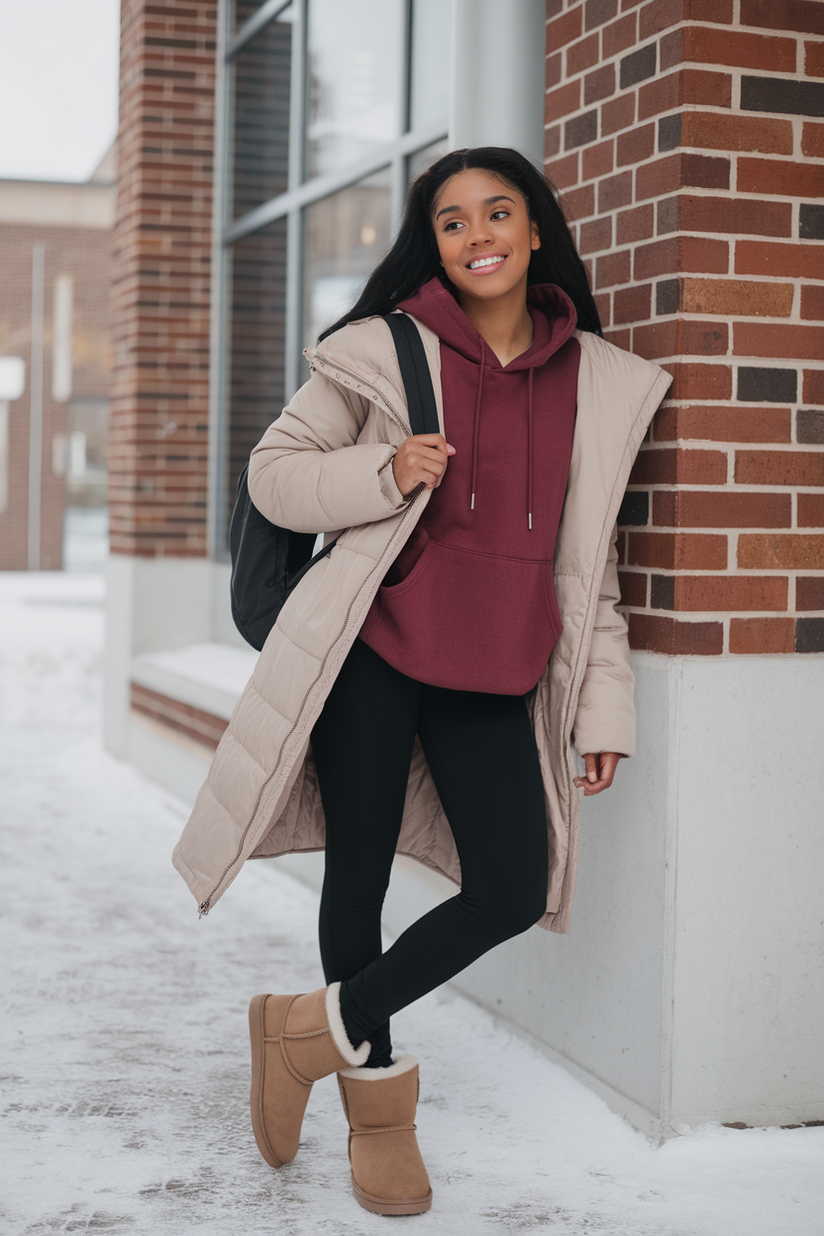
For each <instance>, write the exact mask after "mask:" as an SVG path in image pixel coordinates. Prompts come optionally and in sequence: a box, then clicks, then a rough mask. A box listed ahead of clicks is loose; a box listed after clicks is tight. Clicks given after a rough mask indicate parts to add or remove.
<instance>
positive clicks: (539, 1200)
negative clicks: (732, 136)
mask: <svg viewBox="0 0 824 1236" xmlns="http://www.w3.org/2000/svg"><path fill="white" fill-rule="evenodd" d="M102 586H103V585H102V579H101V577H100V576H94V575H83V574H68V575H49V574H40V575H15V574H6V575H0V815H1V816H2V825H3V828H2V879H3V892H2V902H0V906H2V912H3V916H4V919H5V924H4V930H3V948H2V963H3V970H2V979H1V980H0V981H2V988H1V989H0V990H2V1001H3V1012H4V1017H3V1048H2V1058H3V1064H2V1069H3V1094H4V1103H3V1106H4V1121H3V1143H2V1148H1V1149H0V1155H1V1156H2V1163H3V1177H4V1180H5V1185H4V1202H3V1205H4V1213H3V1218H2V1220H0V1231H2V1233H3V1236H35V1234H41V1233H42V1234H46V1233H55V1232H72V1231H94V1232H111V1233H117V1234H124V1236H125V1234H131V1233H141V1234H142V1233H145V1234H146V1236H180V1234H181V1233H184V1232H186V1233H189V1232H195V1233H203V1234H204V1236H235V1234H237V1236H263V1234H264V1233H265V1234H266V1236H270V1234H275V1236H315V1233H330V1234H335V1236H337V1234H338V1233H352V1234H353V1236H369V1234H370V1233H378V1232H381V1231H384V1232H385V1231H386V1229H387V1228H388V1227H394V1225H395V1224H396V1223H399V1222H403V1223H406V1224H409V1225H410V1227H412V1226H414V1229H415V1232H419V1233H420V1234H421V1236H426V1233H430V1232H432V1233H435V1232H438V1233H445V1234H446V1233H448V1234H449V1236H492V1234H502V1233H523V1234H530V1233H547V1234H548V1236H573V1234H574V1233H575V1234H577V1233H587V1234H591V1233H598V1232H602V1233H610V1234H612V1233H631V1234H632V1236H739V1234H740V1236H822V1233H824V1166H823V1165H824V1128H815V1129H796V1130H780V1129H754V1130H746V1131H738V1130H732V1129H725V1128H720V1127H718V1126H707V1127H705V1128H701V1129H698V1130H695V1131H692V1132H689V1133H687V1134H685V1135H684V1136H682V1137H680V1138H676V1139H674V1140H673V1141H670V1142H668V1143H667V1144H666V1145H665V1146H663V1147H662V1148H661V1149H658V1150H655V1149H652V1148H651V1147H650V1146H649V1145H648V1143H647V1142H646V1140H645V1139H644V1138H643V1137H642V1136H641V1135H640V1134H638V1133H635V1132H634V1131H633V1130H632V1129H630V1128H629V1127H628V1126H627V1125H626V1124H624V1123H623V1121H621V1120H620V1119H619V1118H618V1117H617V1116H614V1115H612V1113H611V1112H609V1111H608V1109H607V1108H606V1107H605V1106H604V1104H603V1103H602V1102H601V1101H600V1100H599V1099H597V1098H596V1097H595V1096H594V1095H592V1094H591V1093H590V1092H589V1091H588V1090H586V1089H585V1088H584V1087H583V1086H581V1085H579V1084H578V1083H577V1082H575V1081H573V1080H572V1078H570V1077H569V1076H568V1075H567V1074H566V1073H565V1072H564V1071H563V1070H562V1069H559V1068H557V1067H556V1066H554V1065H553V1064H550V1063H549V1062H548V1061H547V1060H546V1059H545V1058H544V1057H543V1056H541V1055H540V1054H538V1053H536V1052H535V1051H533V1050H532V1048H531V1047H529V1046H528V1045H526V1044H525V1043H524V1042H522V1041H521V1040H519V1039H518V1038H516V1037H515V1036H513V1035H511V1034H509V1033H508V1032H507V1031H506V1030H505V1029H503V1028H501V1026H499V1025H497V1024H496V1023H495V1022H494V1021H493V1020H492V1019H491V1018H489V1017H488V1016H487V1015H486V1014H485V1013H483V1012H482V1011H480V1010H479V1009H478V1008H476V1007H475V1006H473V1005H472V1004H469V1003H467V1002H466V1001H465V1000H463V999H461V998H459V997H457V996H455V995H454V994H453V993H451V992H449V991H442V992H440V993H437V994H434V995H432V996H430V997H428V998H427V999H425V1000H423V1001H421V1002H420V1003H419V1004H418V1005H416V1006H414V1007H413V1008H411V1009H409V1010H407V1011H406V1012H405V1013H403V1014H401V1015H400V1016H399V1017H398V1018H397V1019H396V1041H397V1046H398V1048H400V1049H404V1050H409V1051H413V1052H415V1054H417V1055H418V1056H419V1057H420V1060H421V1100H422V1101H421V1105H420V1108H419V1118H418V1129H419V1133H418V1136H419V1140H420V1144H421V1148H422V1150H423V1154H424V1157H425V1159H426V1161H427V1165H428V1167H429V1171H430V1175H431V1178H432V1184H433V1188H434V1195H435V1200H434V1205H433V1208H432V1210H431V1211H430V1212H429V1213H428V1214H426V1215H422V1216H419V1217H415V1218H409V1219H406V1220H392V1219H386V1218H382V1217H380V1216H377V1215H370V1214H367V1213H366V1212H365V1211H363V1210H361V1209H360V1207H359V1206H358V1205H357V1204H356V1203H355V1201H354V1200H353V1198H352V1196H351V1194H350V1190H349V1184H348V1168H347V1161H346V1125H345V1122H344V1118H343V1114H342V1111H341V1110H340V1107H339V1100H338V1095H337V1087H336V1085H335V1082H334V1079H333V1078H327V1079H326V1080H325V1081H323V1082H321V1083H319V1084H318V1085H317V1086H316V1087H315V1089H314V1092H313V1094H312V1098H311V1101H310V1106H309V1111H308V1114H307V1118H306V1122H305V1124H304V1137H303V1143H302V1148H301V1151H300V1153H299V1155H298V1157H297V1159H296V1160H295V1161H294V1163H292V1164H291V1165H289V1166H288V1167H286V1168H283V1169H282V1170H281V1171H280V1172H275V1171H273V1170H272V1169H271V1168H269V1167H268V1166H267V1165H266V1164H265V1163H264V1161H263V1160H262V1159H261V1158H260V1156H259V1154H258V1152H257V1150H256V1148H255V1144H254V1141H253V1138H252V1133H251V1129H250V1125H249V1117H248V1107H247V1087H248V1071H249V1065H248V1048H247V1039H246V1006H247V1002H248V1000H249V998H250V996H251V995H253V994H254V993H255V992H258V991H267V990H270V991H300V990H312V989H313V988H315V987H318V986H320V985H321V981H322V979H321V973H320V967H319V963H318V958H317V950H316V945H315V938H314V929H315V913H316V907H315V896H314V894H313V893H311V892H310V891H308V890H307V889H306V888H304V887H303V886H301V885H299V884H296V883H294V882H293V881H292V880H291V879H290V878H289V877H288V876H286V875H284V874H283V873H282V872H279V871H278V867H277V864H276V863H252V864H249V865H248V867H247V869H246V870H245V871H244V872H243V873H242V875H241V877H240V878H239V880H238V881H237V883H236V884H235V885H234V886H233V887H232V889H231V890H230V892H229V893H228V894H227V896H226V897H225V898H224V899H223V901H222V902H221V903H220V905H219V906H218V907H217V909H216V911H215V912H214V914H212V915H211V916H210V917H209V918H208V919H204V920H203V921H200V922H199V921H198V918H197V913H196V909H195V905H194V902H193V901H192V899H191V897H190V895H189V893H188V891H187V890H186V888H185V886H184V885H183V883H182V881H181V880H180V878H179V877H178V876H177V874H176V873H175V872H174V870H173V869H172V867H171V864H170V862H169V854H170V851H171V848H172V845H173V843H174V841H175V839H176V837H177V834H178V832H179V830H180V827H181V825H182V823H183V820H184V818H185V807H184V806H183V804H181V803H180V802H178V801H177V800H175V799H174V798H172V797H171V796H170V795H168V794H167V793H165V792H164V791H162V790H159V789H157V788H156V787H155V786H153V785H151V784H149V783H148V782H146V781H145V780H143V779H142V778H141V777H140V776H138V775H137V773H135V772H134V770H132V769H131V768H129V767H126V766H124V765H123V764H120V763H118V762H117V761H116V760H114V759H112V758H110V757H109V756H108V755H106V754H105V753H104V752H103V751H102V749H101V743H100V718H99V707H100V655H101V641H102V623H103V615H102V609H101V601H102Z"/></svg>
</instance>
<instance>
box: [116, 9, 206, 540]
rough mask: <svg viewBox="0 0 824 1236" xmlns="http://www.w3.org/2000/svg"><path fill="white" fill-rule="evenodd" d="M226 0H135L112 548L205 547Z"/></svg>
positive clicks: (126, 69)
mask: <svg viewBox="0 0 824 1236" xmlns="http://www.w3.org/2000/svg"><path fill="white" fill-rule="evenodd" d="M215 23H216V8H215V4H214V0H211V3H207V2H205V0H185V2H183V0H154V3H148V2H147V0H123V6H122V15H121V65H120V131H119V139H118V149H119V159H118V206H117V224H116V228H115V246H114V263H115V271H114V279H113V293H112V319H113V333H114V343H115V359H114V380H113V390H112V419H111V430H110V447H109V451H110V455H109V469H110V494H111V548H112V551H113V552H114V553H122V554H132V555H142V556H154V555H159V554H172V555H188V556H200V555H203V554H205V553H206V488H207V487H206V467H207V447H208V404H209V380H208V378H209V263H210V229H211V209H212V141H213V114H214V91H215Z"/></svg>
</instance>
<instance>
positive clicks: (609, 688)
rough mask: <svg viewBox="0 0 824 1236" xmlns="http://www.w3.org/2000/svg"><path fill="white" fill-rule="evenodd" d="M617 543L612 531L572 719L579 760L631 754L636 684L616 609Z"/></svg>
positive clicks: (623, 624) (623, 621)
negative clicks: (590, 754) (611, 753)
mask: <svg viewBox="0 0 824 1236" xmlns="http://www.w3.org/2000/svg"><path fill="white" fill-rule="evenodd" d="M617 541H618V529H617V528H616V529H615V531H614V532H613V534H612V543H611V545H610V551H609V554H608V556H607V563H606V566H605V568H604V577H603V579H602V581H601V586H600V589H599V595H598V608H597V610H596V614H595V627H594V629H593V632H592V643H591V644H590V647H589V656H588V657H587V667H586V671H585V673H584V681H583V684H582V686H581V693H580V695H579V697H578V710H577V712H576V714H575V728H574V736H575V746H576V748H577V749H578V752H579V753H580V754H581V755H586V754H587V753H588V752H595V753H597V752H600V751H617V752H619V753H620V754H621V755H634V753H635V704H634V702H633V686H634V682H635V679H634V676H633V673H632V670H631V669H630V665H629V639H628V636H627V623H626V619H625V618H624V616H623V614H619V613H618V611H617V609H616V608H615V607H616V606H617V605H618V604H619V602H620V599H621V590H620V587H619V584H618V548H617Z"/></svg>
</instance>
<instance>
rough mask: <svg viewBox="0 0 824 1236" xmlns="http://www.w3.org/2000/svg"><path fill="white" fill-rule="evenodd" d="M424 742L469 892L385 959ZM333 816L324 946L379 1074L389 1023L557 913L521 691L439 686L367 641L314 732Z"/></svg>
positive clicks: (332, 977)
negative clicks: (399, 851) (402, 839)
mask: <svg viewBox="0 0 824 1236" xmlns="http://www.w3.org/2000/svg"><path fill="white" fill-rule="evenodd" d="M416 733H417V734H418V735H419V736H420V740H421V745H422V746H423V750H424V753H425V755H426V759H427V763H428V765H429V769H430V771H431V773H432V777H433V779H434V782H435V786H436V787H437V790H438V794H439V796H440V800H441V803H442V805H443V808H444V811H445V813H446V816H447V819H448V820H449V825H450V827H451V829H452V834H453V836H454V838H455V844H456V846H457V849H458V854H459V857H460V861H461V877H462V884H461V891H460V893H459V894H458V895H457V896H456V897H453V898H451V899H450V900H449V901H446V902H444V903H442V904H441V905H439V906H436V908H435V909H434V910H431V911H430V912H429V913H428V914H425V915H424V916H423V918H421V919H419V920H418V921H417V922H416V923H413V925H412V926H411V927H409V928H408V929H407V930H406V931H405V932H404V933H403V934H402V935H401V936H400V937H399V938H398V939H397V940H396V942H395V943H394V944H393V945H392V947H391V948H390V949H389V950H388V951H387V952H386V953H382V952H381V928H380V918H381V909H382V906H383V900H384V896H385V894H386V889H387V886H388V883H389V875H390V870H391V867H392V859H393V857H394V854H395V847H396V844H397V840H398V833H399V831H400V826H401V819H402V815H403V806H404V799H405V796H406V787H407V781H408V777H409V766H410V761H411V756H412V747H413V744H414V741H415V735H416ZM312 750H313V753H314V758H315V764H316V766H317V770H318V780H319V783H320V791H321V798H322V800H323V809H324V814H325V816H326V875H325V879H324V883H323V895H322V897H321V907H320V949H321V959H322V962H323V968H324V972H325V975H326V981H327V983H332V982H336V981H338V980H342V986H341V1011H342V1013H343V1020H344V1025H345V1027H346V1030H347V1032H348V1034H349V1036H350V1038H351V1040H352V1042H353V1043H354V1044H355V1045H357V1044H358V1043H360V1042H361V1040H363V1039H370V1040H371V1042H372V1053H371V1055H370V1057H369V1064H370V1065H371V1066H375V1067H379V1066H381V1065H385V1064H388V1063H390V1060H391V1040H390V1035H389V1018H390V1017H391V1015H392V1014H393V1013H396V1012H397V1011H398V1010H399V1009H402V1008H404V1007H405V1006H406V1005H407V1004H411V1003H412V1001H413V1000H417V999H418V998H419V997H420V996H423V995H425V994H426V992H428V991H431V990H432V989H433V988H434V987H437V986H438V985H439V984H441V983H444V982H446V981H447V980H448V979H450V978H452V977H453V976H454V975H455V974H457V973H458V972H459V971H460V970H463V969H464V967H465V966H468V965H469V964H470V962H472V961H475V960H476V959H477V958H478V957H480V956H481V955H482V954H483V953H486V952H487V951H488V950H489V949H491V948H493V947H494V946H495V945H496V944H500V943H501V942H502V941H503V940H508V939H509V938H510V937H511V936H515V935H518V934H519V933H520V932H522V931H526V929H527V928H528V927H531V926H532V924H533V923H535V922H537V920H538V919H539V918H540V917H541V916H542V914H543V913H544V911H545V909H546V890H547V867H548V853H547V848H548V847H547V825H546V812H545V808H544V795H543V786H542V782H541V773H540V768H539V765H538V753H537V750H536V747H535V739H534V736H533V734H532V728H531V726H530V722H529V717H528V715H527V709H526V703H525V700H524V698H523V696H515V695H486V694H481V693H479V692H474V691H451V690H448V689H446V688H444V687H430V686H427V685H426V684H423V683H420V682H417V681H416V680H415V679H413V678H407V677H406V675H404V674H401V673H399V672H398V671H397V670H395V669H393V668H392V666H390V665H388V664H387V662H386V661H384V660H383V659H382V658H381V657H379V656H378V655H377V653H375V652H373V651H372V649H371V648H368V647H367V646H366V644H364V643H363V642H362V641H361V640H356V641H355V644H354V646H353V648H352V650H351V652H350V653H349V656H348V657H347V659H346V661H345V663H344V665H343V667H342V669H341V672H340V674H339V676H338V678H337V681H336V682H335V685H334V686H333V688H332V690H331V692H330V694H329V697H328V699H327V701H326V704H325V706H324V709H323V713H322V714H321V716H320V718H319V719H318V721H317V724H316V725H315V728H314V730H313V731H312Z"/></svg>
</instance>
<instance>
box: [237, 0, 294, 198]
mask: <svg viewBox="0 0 824 1236" xmlns="http://www.w3.org/2000/svg"><path fill="white" fill-rule="evenodd" d="M257 8H258V5H256V4H252V3H248V2H247V3H240V4H238V6H237V24H238V26H242V25H243V23H244V22H245V21H246V20H247V19H248V18H249V17H250V16H251V15H252V13H253V12H254V11H255V10H256V9H257ZM293 20H294V5H291V4H290V5H289V7H288V8H287V9H285V10H284V11H283V12H282V13H281V14H280V16H279V17H278V18H277V19H276V20H275V21H270V22H269V24H268V25H266V26H264V28H263V29H262V30H261V31H260V32H259V33H258V34H257V35H256V36H255V37H254V38H253V39H252V41H251V43H248V44H247V45H246V46H245V47H244V48H242V49H241V51H240V52H238V54H237V56H236V57H235V61H234V81H235V110H234V156H235V174H234V210H233V215H234V218H238V217H239V216H240V215H243V214H245V213H246V212H247V211H249V210H252V209H253V208H254V207H255V206H259V205H260V204H261V202H266V201H268V200H269V199H270V198H273V197H277V195H278V194H279V193H284V192H285V191H286V188H287V181H288V173H289V94H290V82H291V63H292V61H291V57H292V30H293V25H292V23H293Z"/></svg>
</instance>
